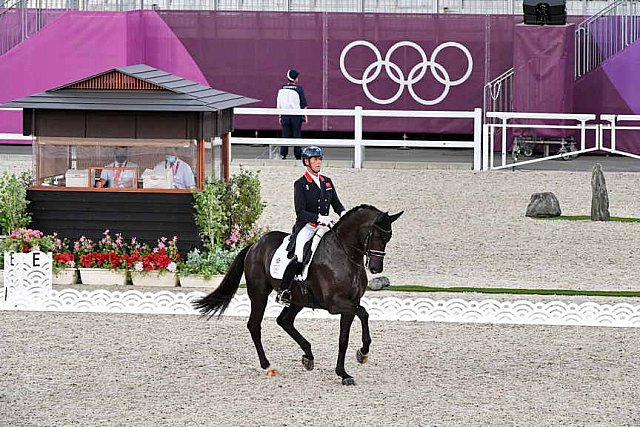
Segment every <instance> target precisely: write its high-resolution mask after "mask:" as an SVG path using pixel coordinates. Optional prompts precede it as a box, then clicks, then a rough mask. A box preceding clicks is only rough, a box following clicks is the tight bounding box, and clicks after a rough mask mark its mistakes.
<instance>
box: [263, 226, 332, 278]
mask: <svg viewBox="0 0 640 427" xmlns="http://www.w3.org/2000/svg"><path fill="white" fill-rule="evenodd" d="M316 233H317V232H316ZM322 234H324V233H322ZM290 237H291V235H290V234H289V235H287V236H285V237H284V240H283V241H282V244H280V246H278V249H276V252H275V253H274V254H273V258H271V264H270V265H269V273H270V274H271V277H273V278H274V279H280V280H282V276H283V275H284V270H285V269H286V268H287V265H289V261H291V260H290V259H289V258H287V246H288V245H289V238H290ZM321 238H322V236H321V235H320V236H319V235H318V234H315V235H314V236H313V237H312V239H313V243H311V257H310V258H309V262H308V263H307V265H305V266H304V268H303V269H302V273H301V274H300V275H298V276H296V277H295V278H294V279H293V280H298V281H303V280H306V278H307V273H308V272H309V265H311V261H312V260H313V256H314V255H315V253H316V248H317V247H318V243H320V239H321Z"/></svg>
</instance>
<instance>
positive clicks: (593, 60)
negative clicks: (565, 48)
mask: <svg viewBox="0 0 640 427" xmlns="http://www.w3.org/2000/svg"><path fill="white" fill-rule="evenodd" d="M639 12H640V6H639V5H638V1H637V0H616V1H614V2H613V3H611V4H609V5H608V6H607V7H606V8H605V9H603V10H602V11H600V12H599V13H597V14H595V15H593V16H592V17H590V18H589V19H586V20H585V21H583V22H581V23H580V24H578V27H577V29H576V33H575V39H576V43H575V68H576V69H575V78H576V79H578V78H580V77H582V76H584V75H585V74H587V73H588V72H589V71H592V70H594V69H595V68H597V67H598V66H599V65H600V64H601V63H602V62H603V61H605V60H606V59H608V58H610V57H612V56H613V55H615V54H616V53H618V52H620V51H621V50H623V49H624V48H626V47H627V46H629V45H630V44H632V43H634V42H635V41H637V40H638V39H639V38H640V16H639Z"/></svg>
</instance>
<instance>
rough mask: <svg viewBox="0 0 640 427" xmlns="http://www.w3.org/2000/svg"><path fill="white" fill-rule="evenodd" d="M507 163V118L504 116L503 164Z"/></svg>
mask: <svg viewBox="0 0 640 427" xmlns="http://www.w3.org/2000/svg"><path fill="white" fill-rule="evenodd" d="M506 164H507V118H506V117H503V118H502V166H506Z"/></svg>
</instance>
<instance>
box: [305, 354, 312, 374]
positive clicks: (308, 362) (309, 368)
mask: <svg viewBox="0 0 640 427" xmlns="http://www.w3.org/2000/svg"><path fill="white" fill-rule="evenodd" d="M302 366H304V369H306V370H307V371H313V359H309V358H308V357H307V356H302Z"/></svg>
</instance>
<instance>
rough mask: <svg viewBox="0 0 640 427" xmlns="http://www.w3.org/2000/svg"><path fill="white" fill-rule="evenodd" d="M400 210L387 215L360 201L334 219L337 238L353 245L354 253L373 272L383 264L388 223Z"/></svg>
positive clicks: (388, 230)
mask: <svg viewBox="0 0 640 427" xmlns="http://www.w3.org/2000/svg"><path fill="white" fill-rule="evenodd" d="M402 214H403V212H399V213H397V214H395V215H389V214H388V213H387V212H382V211H381V210H379V209H377V208H375V207H373V206H370V205H360V206H357V207H355V208H353V209H351V210H350V211H349V212H348V213H347V215H345V217H344V218H342V219H341V220H340V221H339V222H338V224H337V225H336V228H335V230H336V233H337V234H338V235H339V237H338V239H339V240H340V241H342V242H343V243H344V244H345V245H346V246H347V247H349V248H354V249H356V250H357V256H359V257H365V258H366V260H365V263H364V266H365V267H367V268H369V271H371V272H372V273H374V274H377V273H381V272H382V269H383V268H384V265H383V264H384V256H385V248H386V247H387V243H388V242H389V240H390V239H391V224H392V223H393V222H394V221H395V220H397V219H398V218H400V215H402ZM343 247H344V246H343ZM354 255H355V254H354ZM360 259H362V258H360ZM354 263H355V262H354ZM358 265H360V266H362V264H358Z"/></svg>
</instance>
